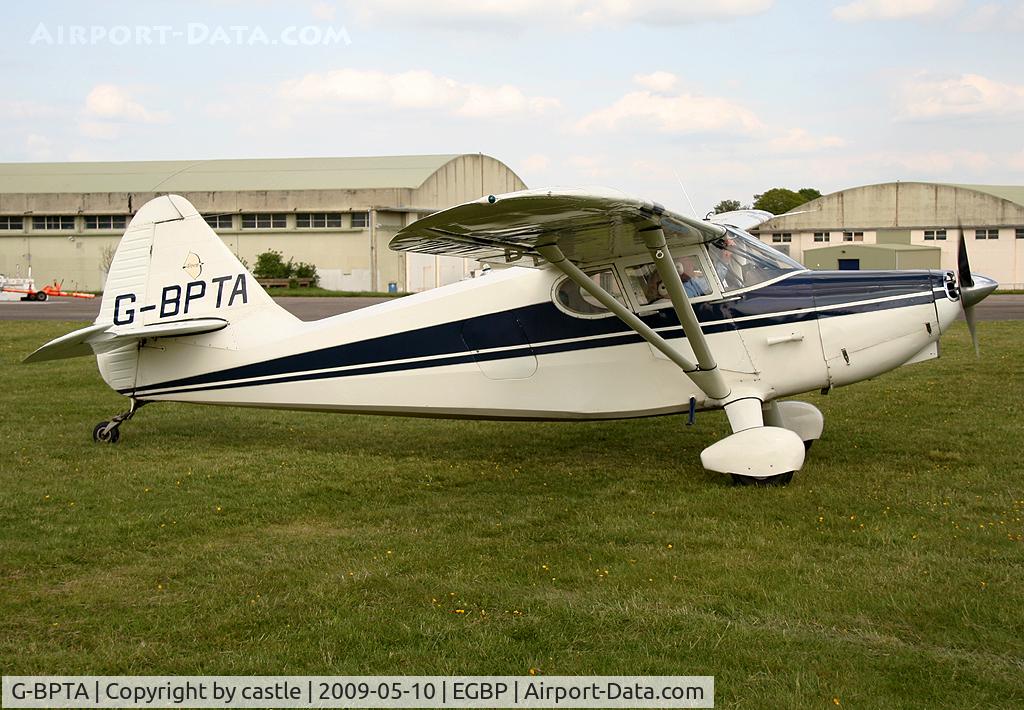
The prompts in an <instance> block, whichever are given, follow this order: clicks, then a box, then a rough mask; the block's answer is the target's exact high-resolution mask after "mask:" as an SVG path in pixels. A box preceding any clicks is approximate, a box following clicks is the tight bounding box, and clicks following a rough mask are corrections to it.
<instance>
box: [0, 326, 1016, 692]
mask: <svg viewBox="0 0 1024 710" xmlns="http://www.w3.org/2000/svg"><path fill="white" fill-rule="evenodd" d="M2 327H3V331H4V338H3V339H2V341H0V355H2V367H3V372H4V383H5V386H4V390H3V391H4V395H3V415H4V418H5V420H6V421H5V425H4V427H3V428H2V430H0V431H2V434H0V466H2V470H3V473H2V477H0V481H2V486H3V489H2V494H0V594H2V599H0V671H2V672H3V673H4V674H42V673H51V674H232V675H234V674H238V675H246V674H363V673H365V674H449V673H457V674H512V675H516V674H527V673H529V672H531V671H533V672H536V673H543V674H630V675H633V674H671V675H676V674H686V675H705V674H707V675H714V676H715V677H716V686H717V698H716V700H717V706H718V707H737V708H813V707H836V705H837V704H839V705H841V706H844V707H855V708H861V707H871V708H876V707H886V708H888V707H920V708H934V707H956V708H975V707H984V708H990V707H1004V708H1011V707H1017V708H1019V707H1021V706H1022V705H1024V523H1022V518H1024V472H1022V468H1024V466H1022V464H1021V458H1022V448H1024V438H1022V436H1021V431H1022V429H1021V416H1022V411H1021V410H1022V402H1024V384H1022V383H1024V356H1022V354H1021V344H1022V340H1024V324H1021V323H983V324H981V337H982V347H983V358H982V360H980V361H976V360H975V359H974V355H973V352H971V350H970V345H969V340H968V338H967V336H966V329H965V328H964V327H963V326H962V324H958V325H957V326H956V327H955V329H954V330H953V332H952V333H950V334H949V335H948V336H947V337H946V338H945V339H944V341H943V346H944V353H943V358H941V359H940V360H938V361H933V362H930V363H924V364H919V365H914V366H912V367H907V368H904V369H902V370H900V371H897V372H895V373H891V374H889V375H887V376H885V377H883V378H881V379H879V380H876V381H873V382H867V383H862V384H859V385H856V386H853V387H849V388H846V389H840V390H836V391H834V392H833V393H832V394H831V395H829V396H827V397H821V396H818V395H811V396H808V397H807V399H809V400H810V401H813V402H814V403H815V404H817V405H818V406H819V407H820V408H821V409H822V411H823V412H824V413H825V418H826V431H825V437H824V438H823V439H822V440H821V441H819V442H818V443H817V444H816V445H815V447H814V449H813V450H812V452H811V455H810V456H809V459H808V462H807V464H806V466H805V468H804V470H803V471H802V472H800V473H798V474H797V476H796V477H795V479H794V482H793V484H792V485H791V486H789V487H788V488H776V489H757V488H747V487H733V486H731V485H729V483H728V481H727V480H726V479H725V478H724V477H721V476H718V475H713V474H710V473H708V472H705V471H703V470H702V469H701V468H700V465H699V459H698V456H699V453H700V451H701V449H702V448H704V447H705V446H707V445H708V444H710V443H712V442H713V441H714V440H715V439H716V438H718V437H720V436H722V435H723V434H724V433H725V431H726V423H725V419H724V417H723V416H722V415H721V414H720V413H715V414H706V415H700V416H698V420H697V426H695V427H692V428H687V427H685V426H684V420H683V418H682V417H668V418H660V419H648V420H635V421H625V422H612V423H592V424H537V423H517V424H509V423H488V422H462V421H432V420H418V419H395V418H388V417H380V418H374V417H356V416H341V415H313V414H310V415H305V414H295V413H279V412H261V411H249V410H233V409H218V408H209V407H207V408H201V407H196V406H187V405H173V404H160V405H153V406H151V407H148V408H146V409H144V410H142V412H141V413H140V414H139V416H138V417H137V418H136V419H134V420H133V421H131V422H129V423H128V424H126V425H125V426H124V427H123V429H122V439H121V443H120V444H118V445H117V446H101V445H96V444H93V443H92V441H91V439H90V432H91V429H92V425H93V424H94V423H96V422H98V421H100V420H101V419H106V418H108V417H109V415H111V414H114V413H116V412H117V411H120V410H121V409H123V408H124V400H122V399H121V398H120V397H118V396H116V395H114V394H112V393H111V392H110V391H109V390H107V388H106V387H105V385H103V383H102V381H101V380H100V378H99V376H98V374H96V371H95V365H94V363H93V361H92V360H90V359H84V358H83V359H78V360H72V361H63V362H55V363H45V364H43V365H36V366H20V365H16V364H15V363H16V362H17V361H18V360H19V359H20V358H21V357H23V356H24V355H25V354H27V353H28V352H30V351H31V350H32V349H34V348H35V347H36V346H38V345H39V344H41V343H43V342H45V341H46V340H47V339H49V338H51V337H54V336H56V335H58V334H61V333H63V332H66V331H67V330H70V329H71V327H72V324H62V323H17V322H7V323H4V324H3V326H2Z"/></svg>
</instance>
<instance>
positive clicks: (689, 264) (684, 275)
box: [624, 256, 711, 306]
mask: <svg viewBox="0 0 1024 710" xmlns="http://www.w3.org/2000/svg"><path fill="white" fill-rule="evenodd" d="M675 262H676V271H678V272H679V278H680V279H681V280H682V282H683V290H684V291H685V292H686V295H687V296H689V297H690V298H699V297H700V296H707V295H708V294H710V293H711V284H710V283H708V278H707V276H706V275H705V274H704V270H703V268H702V267H701V264H700V262H699V261H698V260H697V259H696V257H693V256H683V257H679V258H676V259H675ZM624 271H625V274H626V281H627V282H628V283H629V285H630V286H631V287H632V289H633V295H634V297H635V298H636V301H637V304H638V305H640V306H648V305H660V304H667V303H669V302H670V299H669V295H668V290H667V289H666V288H665V284H664V283H662V280H661V276H660V275H659V274H658V269H657V267H655V265H654V263H653V262H647V263H646V264H637V265H636V266H627V267H626V268H625V269H624Z"/></svg>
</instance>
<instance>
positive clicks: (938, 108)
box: [898, 74, 1024, 120]
mask: <svg viewBox="0 0 1024 710" xmlns="http://www.w3.org/2000/svg"><path fill="white" fill-rule="evenodd" d="M899 98H900V102H901V104H902V107H901V109H900V112H899V114H898V117H899V118H901V119H909V120H920V119H925V120H927V119H942V118H955V117H965V116H989V117H1005V116H1017V115H1020V114H1024V85H1020V84H1007V83H1003V82H999V81H994V80H992V79H988V78H986V77H983V76H980V75H978V74H963V75H961V76H958V77H953V78H947V79H940V78H932V77H930V76H928V75H926V74H922V75H919V76H918V77H917V78H915V79H914V80H913V81H911V82H909V83H907V84H905V85H904V86H903V87H902V88H901V90H900V97H899Z"/></svg>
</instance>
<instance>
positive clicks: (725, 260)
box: [708, 228, 804, 291]
mask: <svg viewBox="0 0 1024 710" xmlns="http://www.w3.org/2000/svg"><path fill="white" fill-rule="evenodd" d="M727 229H728V228H727ZM708 255H709V256H710V257H711V262H712V263H713V264H714V265H715V272H716V273H717V274H718V279H719V281H721V282H722V290H723V291H735V290H736V289H739V288H747V287H749V286H755V285H757V284H759V283H762V282H763V281H770V280H772V279H775V278H778V277H779V276H782V275H783V274H786V273H789V272H791V271H803V270H804V267H803V266H802V265H801V264H800V263H799V262H797V261H794V260H793V259H791V258H789V257H788V256H786V255H785V254H783V253H782V252H781V251H778V250H777V249H772V248H771V247H770V246H768V245H767V244H764V243H763V242H761V241H760V240H758V239H754V237H752V236H750V235H749V234H746V233H744V232H740V231H738V230H734V229H729V233H728V234H727V235H726V236H724V237H721V238H719V239H716V240H715V241H713V242H708Z"/></svg>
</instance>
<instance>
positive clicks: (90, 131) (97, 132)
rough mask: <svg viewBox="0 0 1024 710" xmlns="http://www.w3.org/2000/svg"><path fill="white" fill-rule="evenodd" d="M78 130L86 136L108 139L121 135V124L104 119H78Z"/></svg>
mask: <svg viewBox="0 0 1024 710" xmlns="http://www.w3.org/2000/svg"><path fill="white" fill-rule="evenodd" d="M78 132H79V133H81V134H82V135H83V136H85V137H86V138H96V139H98V140H102V141H110V140H114V139H115V138H117V137H118V136H119V135H121V126H120V124H117V123H106V122H104V121H80V122H79V123H78Z"/></svg>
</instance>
